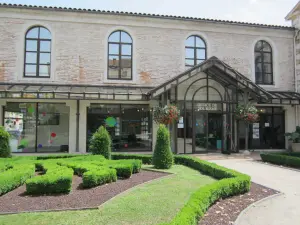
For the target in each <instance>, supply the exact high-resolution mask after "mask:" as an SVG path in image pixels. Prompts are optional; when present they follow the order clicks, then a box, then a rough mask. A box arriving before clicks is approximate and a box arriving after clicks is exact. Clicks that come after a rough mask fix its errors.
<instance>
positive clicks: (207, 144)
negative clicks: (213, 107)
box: [193, 112, 223, 152]
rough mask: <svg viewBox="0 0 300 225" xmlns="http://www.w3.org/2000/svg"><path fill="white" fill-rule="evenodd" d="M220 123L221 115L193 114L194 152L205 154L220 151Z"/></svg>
mask: <svg viewBox="0 0 300 225" xmlns="http://www.w3.org/2000/svg"><path fill="white" fill-rule="evenodd" d="M222 121H223V119H222V114H221V113H208V112H195V113H194V120H193V130H194V132H193V133H194V137H193V140H194V141H193V151H194V152H207V151H216V150H221V149H222V127H223V126H222Z"/></svg>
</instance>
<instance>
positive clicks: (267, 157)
mask: <svg viewBox="0 0 300 225" xmlns="http://www.w3.org/2000/svg"><path fill="white" fill-rule="evenodd" d="M299 156H300V154H299V153H296V152H295V153H287V152H284V153H261V154H260V157H261V159H262V161H264V162H269V163H273V164H277V165H283V166H290V167H294V168H300V157H299Z"/></svg>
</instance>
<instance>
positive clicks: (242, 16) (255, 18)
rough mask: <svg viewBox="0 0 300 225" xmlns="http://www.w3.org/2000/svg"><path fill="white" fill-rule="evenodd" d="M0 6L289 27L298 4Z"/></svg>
mask: <svg viewBox="0 0 300 225" xmlns="http://www.w3.org/2000/svg"><path fill="white" fill-rule="evenodd" d="M0 2H1V3H15V4H31V5H43V6H62V7H73V8H90V9H102V10H114V11H130V12H145V13H155V14H167V15H180V16H192V17H200V18H212V19H225V20H235V21H244V22H255V23H264V24H276V25H290V23H289V22H286V21H285V20H284V17H285V16H286V15H287V14H288V13H289V11H290V10H291V9H292V8H293V7H294V6H295V5H296V3H297V2H298V0H105V1H104V0H98V1H97V0H64V1H62V0H6V1H1V0H0Z"/></svg>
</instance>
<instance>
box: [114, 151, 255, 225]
mask: <svg viewBox="0 0 300 225" xmlns="http://www.w3.org/2000/svg"><path fill="white" fill-rule="evenodd" d="M139 157H140V158H139ZM113 158H116V159H130V158H131V159H140V160H142V161H143V162H148V163H149V162H151V161H152V157H151V155H131V154H113ZM174 160H175V164H180V165H185V166H188V167H190V168H192V169H195V170H198V171H200V172H202V173H204V174H206V175H209V176H212V177H214V178H216V179H220V180H219V181H217V182H215V183H212V184H208V185H206V186H204V187H201V188H199V189H198V190H197V191H196V192H194V193H193V194H192V195H191V197H190V199H189V200H188V202H187V203H186V204H185V205H184V207H183V208H182V209H181V210H180V211H179V212H178V213H177V215H176V216H175V217H174V218H173V220H172V221H171V222H169V223H163V224H161V225H197V224H198V221H199V220H200V219H201V218H202V217H203V216H204V214H205V212H206V211H207V210H208V208H209V207H210V206H211V205H212V204H214V203H215V202H216V201H217V200H219V199H220V198H226V197H230V196H233V195H238V194H243V193H245V192H248V191H249V190H250V185H251V178H250V176H248V175H245V174H242V173H239V172H237V171H235V170H231V169H227V168H225V167H222V166H218V165H217V164H215V163H210V162H207V161H204V160H201V159H198V158H195V157H191V156H180V155H175V156H174ZM149 164H150V163H149Z"/></svg>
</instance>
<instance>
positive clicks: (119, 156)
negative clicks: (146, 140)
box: [111, 153, 153, 164]
mask: <svg viewBox="0 0 300 225" xmlns="http://www.w3.org/2000/svg"><path fill="white" fill-rule="evenodd" d="M111 157H112V159H113V160H118V159H139V160H142V163H143V164H152V160H153V157H152V155H140V154H123V153H112V155H111Z"/></svg>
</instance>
